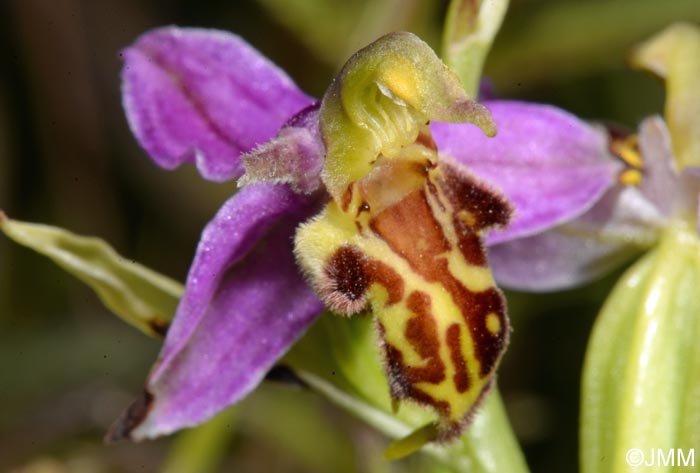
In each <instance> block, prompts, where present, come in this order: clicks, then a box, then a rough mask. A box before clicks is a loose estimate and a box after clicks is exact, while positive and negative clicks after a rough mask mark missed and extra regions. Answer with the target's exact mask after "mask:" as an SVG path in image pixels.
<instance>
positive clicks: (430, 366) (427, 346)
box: [405, 292, 445, 384]
mask: <svg viewBox="0 0 700 473" xmlns="http://www.w3.org/2000/svg"><path fill="white" fill-rule="evenodd" d="M406 307H408V310H410V311H411V312H413V313H414V314H415V316H414V317H411V318H410V319H409V320H408V322H407V323H406V339H407V340H408V341H409V343H410V344H411V345H412V346H413V348H415V350H416V352H417V353H418V354H419V355H420V356H421V358H423V359H424V360H425V361H426V362H427V363H426V365H425V366H423V367H420V368H415V367H410V368H409V369H408V372H407V373H405V376H406V377H407V378H408V381H409V382H410V383H412V384H415V383H420V382H426V383H433V384H438V383H440V382H441V381H442V380H443V379H445V364H444V363H443V362H442V359H440V338H439V335H438V329H437V322H436V321H435V316H434V315H433V313H432V311H431V303H430V296H429V295H428V294H426V293H424V292H412V293H411V294H410V295H409V296H408V299H407V300H406Z"/></svg>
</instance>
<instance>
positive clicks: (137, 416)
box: [104, 389, 154, 443]
mask: <svg viewBox="0 0 700 473" xmlns="http://www.w3.org/2000/svg"><path fill="white" fill-rule="evenodd" d="M153 401H154V398H153V394H151V393H150V392H148V391H147V390H145V389H144V390H143V392H142V393H141V395H140V396H139V397H137V398H136V399H135V400H134V402H132V403H131V405H130V406H129V407H127V408H126V410H124V412H122V414H121V415H120V416H119V418H118V419H117V420H116V421H114V423H113V424H112V426H111V427H110V428H109V430H108V431H107V434H105V438H104V441H105V443H114V442H118V441H120V440H124V439H128V438H129V437H130V436H131V432H133V431H134V429H136V428H137V427H138V426H139V425H141V423H142V422H143V420H144V419H145V418H146V416H147V415H148V413H149V412H150V410H151V408H152V407H153Z"/></svg>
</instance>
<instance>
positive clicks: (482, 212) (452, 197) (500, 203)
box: [436, 160, 513, 231]
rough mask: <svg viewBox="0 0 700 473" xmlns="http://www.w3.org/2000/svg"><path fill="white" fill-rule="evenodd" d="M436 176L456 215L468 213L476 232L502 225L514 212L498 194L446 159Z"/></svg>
mask: <svg viewBox="0 0 700 473" xmlns="http://www.w3.org/2000/svg"><path fill="white" fill-rule="evenodd" d="M440 169H441V170H442V172H441V174H438V175H437V177H436V180H437V184H438V185H439V186H440V187H441V188H442V191H443V193H444V194H445V197H446V198H447V200H448V202H449V203H450V205H451V206H452V208H453V209H454V212H455V214H456V213H458V212H459V211H460V210H466V211H468V212H469V213H471V214H472V216H473V219H474V227H475V228H474V230H475V231H481V230H485V229H487V228H491V227H494V226H502V225H505V224H507V223H508V222H509V221H510V218H511V215H512V213H513V209H512V207H511V205H510V204H509V203H508V201H507V200H505V198H504V197H502V196H501V195H500V194H499V193H497V192H495V191H494V190H492V189H490V188H489V187H488V186H487V185H486V184H485V183H483V182H480V181H478V180H477V179H476V178H474V177H473V176H471V175H469V174H468V173H466V172H464V171H463V170H461V169H459V168H456V167H455V166H453V165H452V164H450V163H449V162H445V160H443V161H442V162H441V164H440Z"/></svg>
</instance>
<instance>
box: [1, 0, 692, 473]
mask: <svg viewBox="0 0 700 473" xmlns="http://www.w3.org/2000/svg"><path fill="white" fill-rule="evenodd" d="M446 8H447V2H446V1H445V0H443V1H430V0H257V1H254V0H245V1H233V0H227V1H223V0H215V1H207V2H204V1H195V0H173V1H165V0H160V1H151V2H143V1H139V0H99V1H92V0H60V1H47V0H5V1H3V2H0V64H2V67H1V68H0V208H2V209H4V210H5V212H7V214H8V215H10V216H11V217H13V218H17V219H20V220H27V221H36V222H43V223H49V224H53V225H58V226H62V227H66V228H69V229H71V230H72V231H75V232H77V233H81V234H89V235H97V236H100V237H102V238H104V239H106V240H107V241H109V242H110V243H111V244H112V245H113V246H114V247H115V248H116V249H117V250H118V251H119V252H120V253H121V254H123V255H125V256H127V257H129V258H132V259H135V260H138V261H140V262H142V263H144V264H146V265H148V266H150V267H152V268H154V269H156V270H158V271H160V272H162V273H165V274H167V275H170V276H172V277H174V278H177V279H179V280H184V278H185V276H186V273H187V268H188V266H189V263H190V260H191V258H192V255H193V253H194V249H195V245H196V243H197V240H198V237H199V231H200V230H201V228H202V226H203V225H204V224H205V223H206V222H207V220H208V219H209V218H210V217H211V216H212V215H213V214H214V212H215V211H216V209H217V208H218V207H219V205H220V204H221V203H222V202H223V201H224V199H226V198H227V197H228V196H229V195H230V194H231V193H233V192H234V190H235V183H225V184H213V183H208V182H205V181H203V180H201V179H200V178H199V177H198V175H197V173H196V172H195V171H194V169H193V168H192V167H184V168H182V169H180V170H177V171H175V172H164V171H162V170H160V169H158V168H156V167H155V166H154V165H153V164H151V162H150V161H149V160H148V158H147V157H146V156H145V154H144V153H143V152H142V151H141V150H140V149H139V148H138V146H137V144H136V142H135V140H134V139H133V138H132V137H131V135H130V132H129V129H128V126H127V124H126V121H125V118H124V115H123V113H122V109H121V104H120V91H119V71H120V67H121V64H120V60H119V50H120V49H121V48H123V47H125V46H127V45H128V44H130V43H131V42H132V41H133V40H134V39H135V38H136V37H137V36H138V35H139V34H140V33H142V32H144V31H146V30H148V29H149V28H153V27H156V26H161V25H167V24H178V25H190V26H202V27H211V28H221V29H226V30H230V31H234V32H236V33H237V34H239V35H241V36H242V37H243V38H245V39H246V40H247V41H249V42H250V43H251V44H253V45H254V46H255V47H256V48H258V49H260V50H261V51H262V52H263V53H264V54H266V55H267V56H269V57H270V58H271V59H272V60H273V61H275V62H276V63H278V64H280V65H281V66H282V67H283V68H284V69H286V70H287V71H288V72H289V73H290V75H291V76H292V77H293V78H294V79H295V80H296V81H297V83H298V84H299V85H300V86H301V87H302V88H303V89H304V90H305V91H307V92H308V93H309V94H312V95H315V96H320V95H321V94H323V92H324V90H325V88H326V86H327V84H328V83H329V81H330V79H331V78H332V77H333V76H334V75H335V72H336V71H337V69H338V68H339V66H340V65H342V63H343V62H345V60H346V59H347V57H348V56H349V55H350V54H351V53H352V52H354V51H355V50H356V49H358V48H359V47H361V46H364V45H366V44H367V43H369V42H370V41H372V40H374V39H376V38H377V37H378V36H380V35H382V34H384V33H386V32H389V31H393V30H400V29H404V30H410V31H413V32H415V33H417V34H419V35H420V36H421V37H423V38H424V39H425V40H426V41H428V42H429V43H431V45H433V46H434V47H435V48H436V49H438V48H439V43H440V41H439V40H440V31H441V27H442V25H441V22H442V19H443V17H444V14H445V10H446ZM678 19H686V20H692V21H700V2H698V1H697V0H673V1H671V0H668V1H666V2H659V1H657V0H588V1H584V0H559V1H557V0H513V1H512V2H511V8H510V10H509V12H508V15H507V17H506V20H505V23H504V26H503V29H502V31H501V33H500V35H499V37H498V38H497V41H496V44H495V45H494V48H493V52H492V54H491V56H490V57H489V60H488V62H487V67H486V75H487V76H489V77H490V78H491V80H492V81H493V84H494V88H495V93H496V95H497V96H498V97H504V98H506V97H507V98H514V99H524V100H532V101H541V102H548V103H553V104H556V105H558V106H561V107H563V108H566V109H568V110H571V111H573V112H574V113H576V114H578V115H579V116H582V117H584V118H586V119H592V120H600V119H605V120H613V121H615V122H618V123H620V124H622V125H625V126H627V127H630V128H633V127H635V125H636V124H637V123H638V122H639V121H640V120H641V119H642V118H643V117H645V116H646V115H649V114H652V113H658V112H660V111H661V110H662V105H663V88H662V85H661V83H660V82H657V81H655V80H654V79H652V78H650V77H647V76H645V75H643V74H641V73H638V72H634V71H630V70H629V69H627V68H626V66H625V56H626V52H627V51H629V48H630V47H631V46H632V45H633V44H635V43H636V42H638V41H640V40H642V39H644V38H646V37H648V36H649V35H650V34H651V33H653V32H655V31H657V30H659V29H660V28H661V27H663V26H665V25H666V24H668V23H670V22H672V21H674V20H678ZM613 281H614V275H613V276H612V277H609V278H607V279H605V280H603V281H599V282H597V283H595V284H593V285H591V286H588V287H585V288H582V289H579V290H575V291H570V292H566V293H560V294H555V295H538V296H533V295H524V294H512V293H510V294H509V306H510V312H511V318H512V325H513V327H514V333H513V337H512V345H511V348H510V350H509V352H508V353H507V355H506V357H505V360H504V363H503V366H502V369H501V370H500V375H499V383H500V386H501V389H502V393H503V397H504V400H505V402H506V405H507V408H508V411H509V414H510V416H511V419H512V423H513V426H514V429H515V431H516V434H517V435H518V437H519V439H520V441H521V444H522V446H523V449H524V451H525V454H526V457H527V460H528V463H529V464H530V467H531V469H532V470H533V471H544V472H550V471H551V472H557V471H562V472H572V471H576V468H577V454H576V450H577V429H578V422H577V416H578V402H579V399H578V396H579V394H578V390H579V376H580V370H581V363H582V359H583V353H584V350H585V344H586V340H587V337H588V333H589V330H590V327H591V324H592V321H593V320H594V317H595V314H596V311H597V309H598V308H599V307H600V304H601V302H602V300H603V299H604V297H605V294H606V293H607V291H608V290H609V288H610V286H611V284H612V282H613ZM158 349H159V342H158V341H155V340H151V339H148V338H146V337H144V336H143V335H142V334H141V333H139V332H137V331H135V330H133V329H132V328H130V327H128V326H126V325H124V324H123V323H122V322H120V321H119V320H117V319H116V318H114V317H113V316H111V315H110V314H109V313H108V312H107V311H106V310H105V309H104V308H103V307H102V306H101V305H100V303H99V302H98V300H97V298H96V297H95V295H94V294H93V293H92V292H91V291H90V290H89V289H87V288H86V287H85V286H83V285H82V284H81V283H79V282H77V281H76V280H74V279H73V278H72V277H71V276H68V275H67V274H65V273H64V272H62V271H61V270H60V269H58V268H56V267H55V266H54V265H53V264H52V263H50V262H49V261H48V260H46V259H44V258H43V257H40V256H37V255H35V254H33V253H31V252H30V251H28V250H25V249H22V248H19V247H18V246H13V245H12V244H11V243H10V242H9V241H8V240H7V239H6V238H4V237H1V238H0V471H12V472H68V471H70V472H74V471H75V472H98V473H99V472H133V471H149V472H150V471H170V472H174V471H188V470H187V469H184V470H183V469H182V468H183V465H185V464H186V463H185V462H187V461H192V462H196V461H198V460H197V458H196V454H197V453H198V452H199V453H200V454H202V455H204V456H205V457H210V459H211V460H214V459H217V458H218V459H220V460H221V463H220V464H219V465H218V466H217V465H216V464H214V463H215V462H212V463H213V464H212V465H211V468H210V469H209V470H207V469H206V468H207V466H206V465H204V464H202V465H200V466H199V467H197V471H201V472H205V471H236V472H319V473H320V472H352V471H362V472H377V473H379V472H393V471H404V470H405V469H408V468H410V469H412V470H413V471H417V470H421V469H422V470H423V471H432V470H431V469H430V467H429V465H428V464H426V463H425V462H424V460H422V459H421V458H420V456H417V457H415V458H409V459H408V460H405V461H403V462H400V463H396V464H388V463H385V462H383V461H382V460H381V459H380V455H381V451H382V449H383V448H384V446H385V444H386V439H383V438H382V437H381V436H380V435H379V434H377V433H375V432H373V431H372V430H370V429H369V428H367V427H364V426H363V425H361V424H360V423H359V422H358V421H355V420H354V419H352V418H350V417H349V416H348V415H346V414H344V413H343V412H341V411H339V410H337V409H335V408H334V407H332V406H330V405H329V404H328V403H326V402H325V401H323V400H322V399H320V398H319V397H317V396H315V395H313V394H310V393H307V392H304V391H302V390H299V389H293V388H290V387H286V386H279V385H266V386H264V387H262V388H261V389H260V390H258V391H257V392H256V393H254V394H253V395H252V396H251V397H250V398H249V399H248V400H247V401H246V407H245V408H244V409H238V410H237V411H236V413H234V414H228V415H227V416H226V417H225V418H223V420H222V421H220V422H223V424H221V425H223V427H222V429H221V430H223V431H224V432H226V435H225V436H224V437H221V438H220V441H218V442H213V441H207V442H205V443H204V446H200V445H196V444H195V445H194V446H193V445H192V444H191V443H187V441H186V440H187V439H182V440H181V441H180V442H179V443H178V436H174V437H172V438H167V439H161V440H158V441H154V442H148V443H144V444H138V445H137V444H129V443H122V444H118V445H114V446H104V445H103V444H102V442H101V438H102V435H103V433H104V432H105V430H106V428H107V427H108V425H109V424H110V422H111V421H112V420H113V419H114V418H115V417H116V416H117V415H118V413H119V412H120V410H121V409H122V408H123V407H124V406H126V405H127V404H128V402H129V401H130V399H131V397H132V396H133V395H134V394H135V393H137V392H138V391H139V389H140V387H141V384H142V382H143V380H144V379H145V376H146V374H147V372H148V369H149V367H150V364H151V363H152V361H153V360H154V359H155V357H156V355H157V352H158ZM193 455H194V456H193ZM178 468H180V469H178Z"/></svg>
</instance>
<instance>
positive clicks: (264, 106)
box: [122, 27, 313, 181]
mask: <svg viewBox="0 0 700 473" xmlns="http://www.w3.org/2000/svg"><path fill="white" fill-rule="evenodd" d="M123 58H124V68H123V70H122V98H123V103H124V108H125V110H126V115H127V118H128V120H129V125H130V126H131V129H132V131H133V133H134V135H135V136H136V138H137V139H138V141H139V143H140V144H141V146H142V147H143V148H144V149H145V150H146V152H147V153H148V154H149V155H150V156H151V158H152V159H153V160H154V161H155V162H156V163H157V164H158V165H160V166H162V167H164V168H167V169H173V168H176V167H178V166H180V165H181V164H182V163H185V162H194V163H196V165H197V168H198V169H199V172H200V173H201V174H202V176H204V177H205V178H207V179H211V180H213V181H224V180H227V179H231V178H236V177H238V176H240V175H241V174H242V172H243V166H242V164H241V161H240V155H241V154H242V153H245V152H247V151H249V150H251V149H252V148H254V147H255V146H257V145H259V144H261V143H264V142H266V141H267V140H268V139H270V138H271V137H272V136H274V134H275V133H276V132H277V130H278V129H279V128H280V127H281V126H282V125H283V124H284V123H285V122H286V121H287V120H288V119H289V117H291V116H292V115H294V114H295V113H296V112H298V111H299V110H301V109H302V108H304V107H306V106H307V105H309V104H310V103H312V101H313V100H312V99H311V98H310V97H308V96H306V95H305V94H304V93H303V92H301V91H300V90H299V89H298V88H297V86H296V85H295V84H294V83H293V82H292V80H291V79H290V78H289V77H288V76H287V75H286V74H285V73H284V72H283V71H282V70H281V69H279V68H278V67H277V66H275V65H274V64H273V63H271V62H270V61H269V60H268V59H267V58H265V57H264V56H262V55H261V54H260V53H259V52H258V51H256V50H255V49H254V48H252V47H251V46H250V45H249V44H248V43H246V42H245V41H243V40H242V39H241V38H239V37H238V36H236V35H233V34H231V33H227V32H224V31H217V30H208V29H197V28H177V27H165V28H159V29H156V30H152V31H150V32H148V33H146V34H144V35H143V36H141V37H140V38H139V39H138V40H137V41H136V43H135V44H134V45H132V46H131V47H129V48H127V49H125V50H124V51H123Z"/></svg>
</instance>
